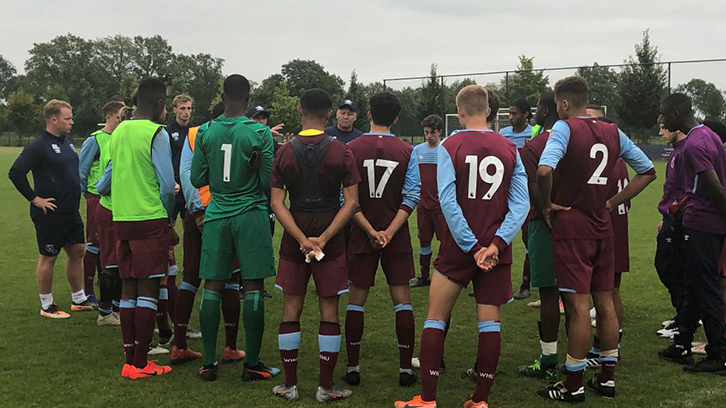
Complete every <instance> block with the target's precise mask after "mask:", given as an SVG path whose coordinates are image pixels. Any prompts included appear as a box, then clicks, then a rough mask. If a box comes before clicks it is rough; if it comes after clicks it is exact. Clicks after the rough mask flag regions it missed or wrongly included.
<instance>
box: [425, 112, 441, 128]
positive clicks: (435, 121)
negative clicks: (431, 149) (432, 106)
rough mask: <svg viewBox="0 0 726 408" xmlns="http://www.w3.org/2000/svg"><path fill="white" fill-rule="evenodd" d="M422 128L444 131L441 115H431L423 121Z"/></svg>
mask: <svg viewBox="0 0 726 408" xmlns="http://www.w3.org/2000/svg"><path fill="white" fill-rule="evenodd" d="M421 127H422V128H431V129H433V130H444V120H443V119H441V116H439V115H429V116H426V117H425V118H424V119H423V120H422V121H421Z"/></svg>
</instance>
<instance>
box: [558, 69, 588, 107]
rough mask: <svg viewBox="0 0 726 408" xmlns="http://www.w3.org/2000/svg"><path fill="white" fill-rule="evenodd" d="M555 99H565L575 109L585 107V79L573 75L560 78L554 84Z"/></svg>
mask: <svg viewBox="0 0 726 408" xmlns="http://www.w3.org/2000/svg"><path fill="white" fill-rule="evenodd" d="M555 97H556V98H559V99H567V100H568V101H570V103H571V104H572V105H573V106H574V107H576V108H582V107H585V106H587V98H588V96H587V81H586V80H585V78H583V77H581V76H577V75H573V76H570V77H567V78H562V79H560V80H559V81H557V83H556V84H555Z"/></svg>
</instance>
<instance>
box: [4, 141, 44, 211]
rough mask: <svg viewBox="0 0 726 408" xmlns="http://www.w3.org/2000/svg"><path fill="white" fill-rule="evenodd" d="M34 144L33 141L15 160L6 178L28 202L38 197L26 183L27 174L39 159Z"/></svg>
mask: <svg viewBox="0 0 726 408" xmlns="http://www.w3.org/2000/svg"><path fill="white" fill-rule="evenodd" d="M36 144H37V143H36V142H35V141H34V142H31V143H29V144H28V145H27V146H25V148H23V151H22V153H20V156H18V158H17V159H15V162H14V163H13V165H12V166H11V167H10V171H8V177H9V178H10V181H12V182H13V184H14V185H15V188H16V189H17V190H18V191H19V192H20V194H22V195H23V197H25V199H26V200H28V201H33V199H34V198H35V197H37V196H38V195H37V194H35V191H34V190H33V189H32V188H31V187H30V183H29V182H28V177H27V176H28V172H29V171H31V170H32V169H33V167H35V165H36V164H37V163H38V161H39V159H40V158H39V153H38V151H37V148H36V147H35V146H36ZM43 198H48V197H43Z"/></svg>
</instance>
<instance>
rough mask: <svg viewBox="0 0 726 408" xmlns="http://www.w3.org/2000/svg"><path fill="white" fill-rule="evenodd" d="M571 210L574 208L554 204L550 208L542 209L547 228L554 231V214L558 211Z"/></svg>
mask: <svg viewBox="0 0 726 408" xmlns="http://www.w3.org/2000/svg"><path fill="white" fill-rule="evenodd" d="M571 209H572V207H563V206H561V205H559V204H555V203H552V204H551V205H550V206H549V207H548V208H543V209H542V218H544V220H545V222H546V223H547V226H548V227H550V229H552V217H553V216H554V213H556V212H558V211H570V210H571Z"/></svg>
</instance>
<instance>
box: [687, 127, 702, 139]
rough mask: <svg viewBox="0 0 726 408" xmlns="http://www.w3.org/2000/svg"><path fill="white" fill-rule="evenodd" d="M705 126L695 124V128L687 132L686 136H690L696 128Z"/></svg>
mask: <svg viewBox="0 0 726 408" xmlns="http://www.w3.org/2000/svg"><path fill="white" fill-rule="evenodd" d="M703 126H704V125H698V126H694V127H693V128H691V130H689V131H688V134H686V136H689V135H690V134H691V132H693V131H694V130H695V129H698V128H700V127H703Z"/></svg>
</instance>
